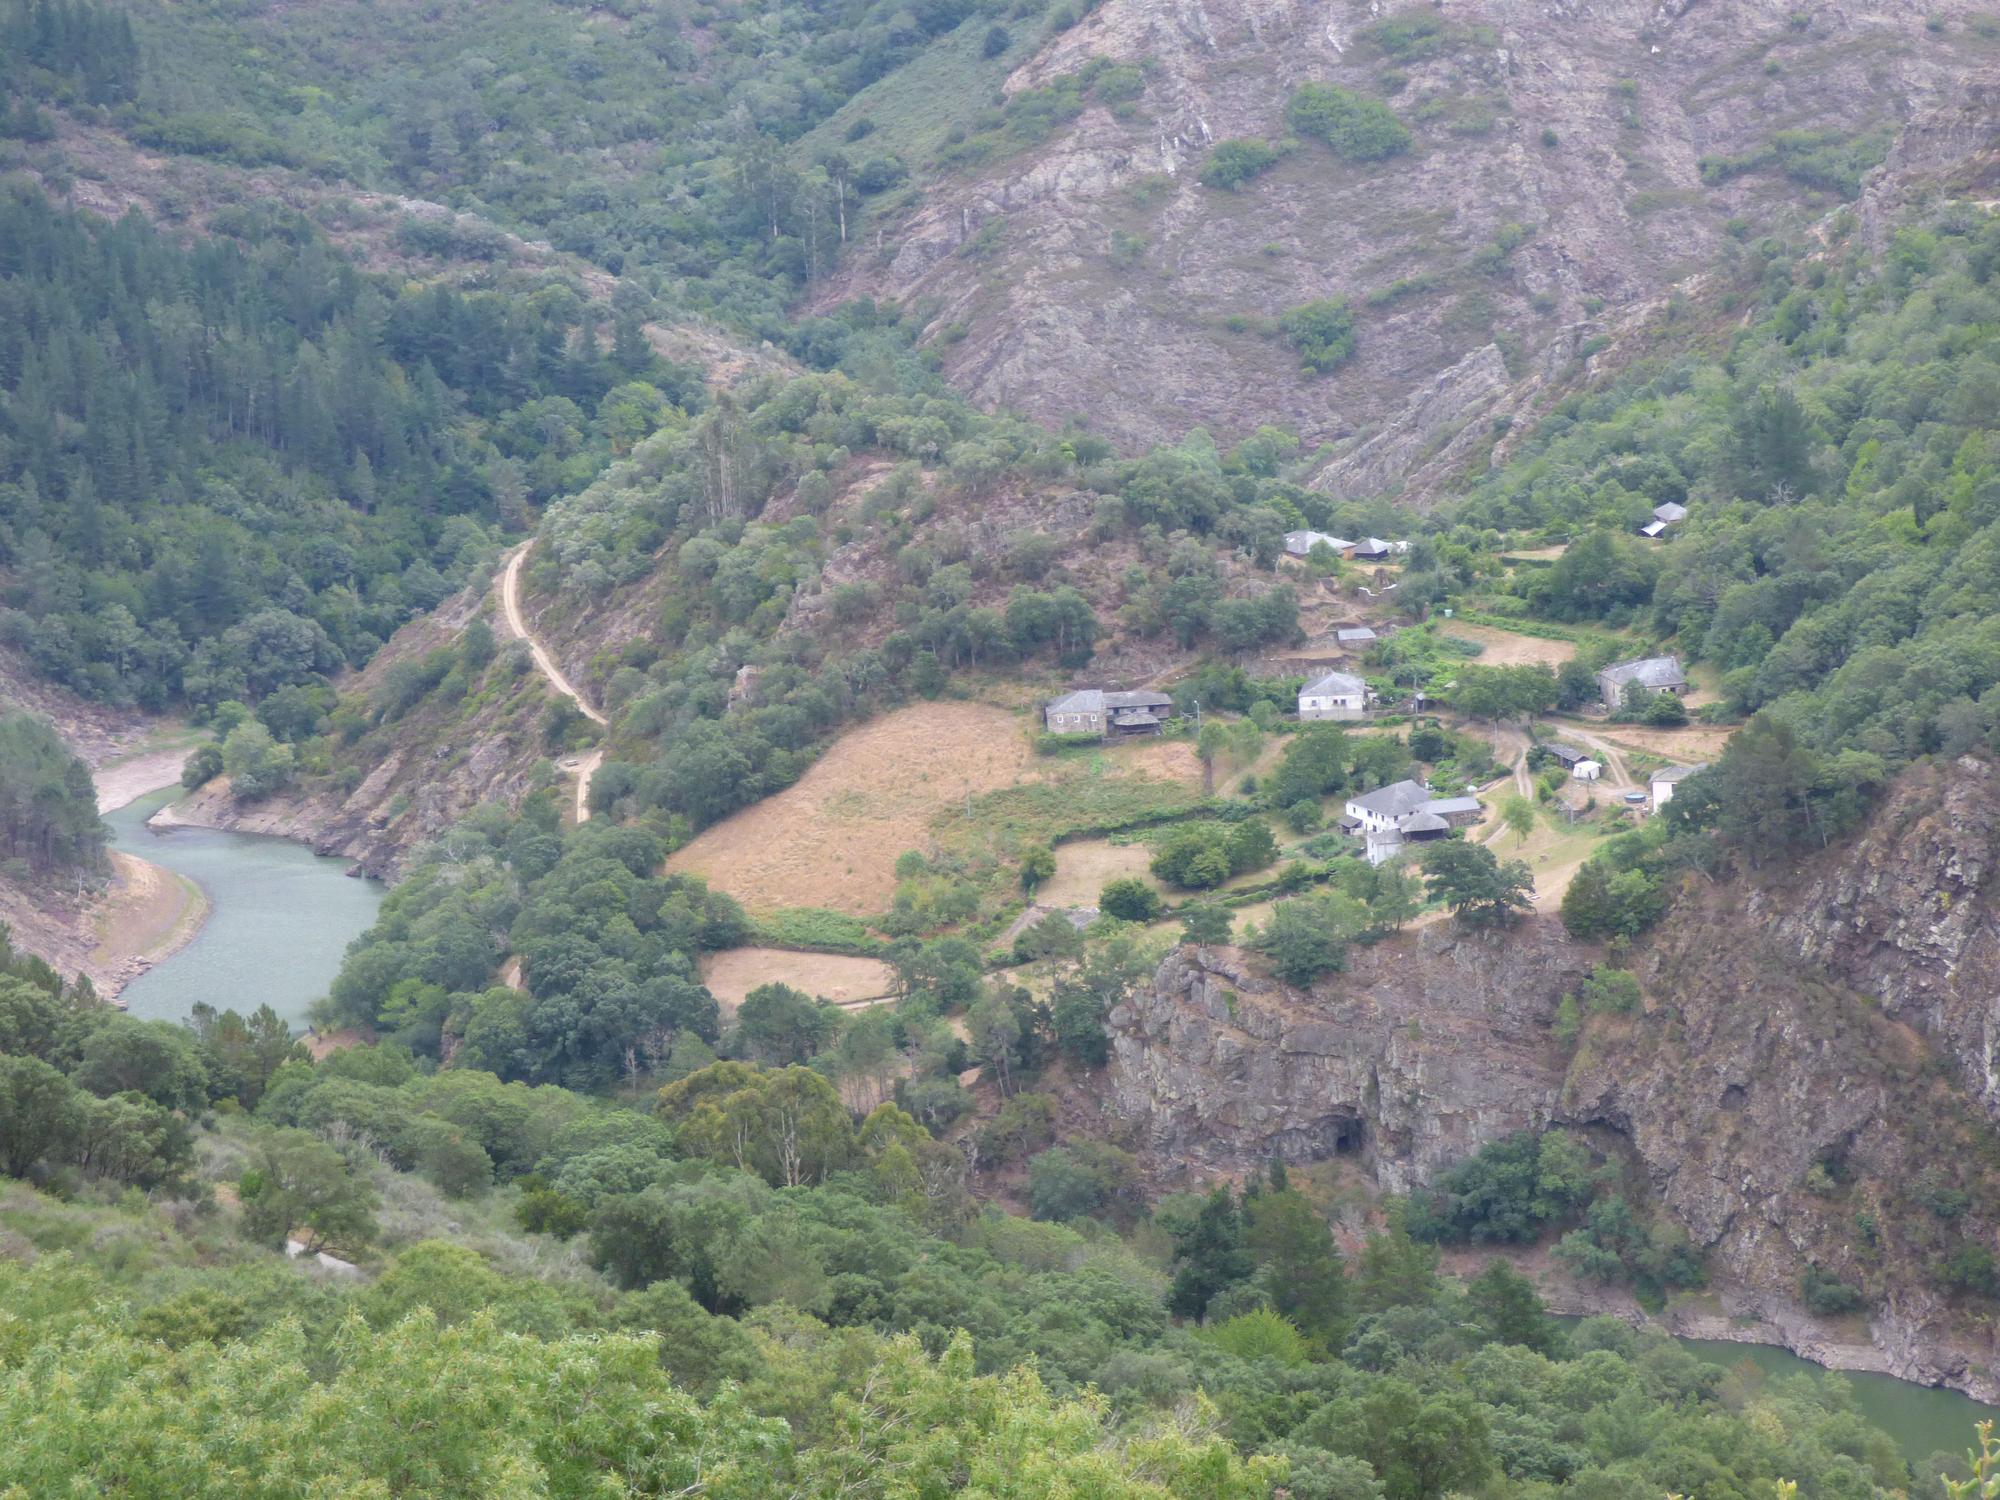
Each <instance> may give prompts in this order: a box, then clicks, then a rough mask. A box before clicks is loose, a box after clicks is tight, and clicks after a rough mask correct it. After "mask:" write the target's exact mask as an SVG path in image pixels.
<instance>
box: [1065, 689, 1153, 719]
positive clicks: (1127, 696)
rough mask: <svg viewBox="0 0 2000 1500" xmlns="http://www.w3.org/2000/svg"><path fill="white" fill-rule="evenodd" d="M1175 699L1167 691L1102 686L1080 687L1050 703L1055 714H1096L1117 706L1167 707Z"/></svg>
mask: <svg viewBox="0 0 2000 1500" xmlns="http://www.w3.org/2000/svg"><path fill="white" fill-rule="evenodd" d="M1173 701H1174V700H1173V699H1172V698H1171V697H1169V696H1168V695H1167V694H1165V693H1152V692H1137V693H1107V692H1105V691H1104V689H1102V688H1078V689H1077V690H1076V691H1075V692H1073V693H1068V694H1065V695H1064V696H1063V697H1060V698H1058V699H1056V700H1055V701H1054V702H1053V703H1051V704H1049V705H1048V712H1050V713H1054V714H1095V713H1103V712H1104V711H1105V710H1106V709H1117V708H1167V707H1170V706H1171V705H1172V704H1173Z"/></svg>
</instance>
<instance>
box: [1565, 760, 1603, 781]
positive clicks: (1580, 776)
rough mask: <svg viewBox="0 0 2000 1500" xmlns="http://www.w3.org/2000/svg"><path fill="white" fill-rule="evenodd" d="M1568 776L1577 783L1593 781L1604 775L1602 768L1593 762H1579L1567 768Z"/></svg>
mask: <svg viewBox="0 0 2000 1500" xmlns="http://www.w3.org/2000/svg"><path fill="white" fill-rule="evenodd" d="M1569 774H1570V775H1572V776H1574V777H1575V778H1576V779H1577V780H1578V781H1595V780H1597V778H1598V777H1600V776H1602V775H1603V774H1604V767H1603V766H1601V765H1599V764H1598V763H1597V762H1596V761H1594V760H1580V761H1578V762H1577V763H1576V764H1575V765H1573V766H1571V767H1570V768H1569Z"/></svg>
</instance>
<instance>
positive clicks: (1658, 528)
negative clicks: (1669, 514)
mask: <svg viewBox="0 0 2000 1500" xmlns="http://www.w3.org/2000/svg"><path fill="white" fill-rule="evenodd" d="M1666 529H1667V523H1666V522H1665V521H1648V522H1647V523H1646V524H1645V525H1644V526H1641V527H1640V528H1639V535H1640V536H1650V537H1657V536H1659V535H1660V533H1662V532H1663V531H1665V530H1666Z"/></svg>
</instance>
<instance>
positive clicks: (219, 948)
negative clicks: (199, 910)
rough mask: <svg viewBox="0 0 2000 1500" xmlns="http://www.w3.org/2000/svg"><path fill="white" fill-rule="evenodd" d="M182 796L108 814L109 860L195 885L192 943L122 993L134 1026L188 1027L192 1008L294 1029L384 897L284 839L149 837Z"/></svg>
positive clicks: (171, 792) (188, 832)
mask: <svg viewBox="0 0 2000 1500" xmlns="http://www.w3.org/2000/svg"><path fill="white" fill-rule="evenodd" d="M179 795H180V788H179V787H168V788H163V789H161V790H160V791H157V792H149V793H147V795H145V796H143V797H141V798H139V799H138V800H137V801H136V802H131V803H128V804H127V805H126V806H124V807H121V808H119V809H118V810H117V811H115V812H111V813H107V814H105V817H104V821H105V823H106V824H107V825H109V827H110V829H111V843H112V846H113V847H114V848H118V849H123V850H125V851H126V852H127V853H130V854H136V855H138V856H139V857H140V858H141V859H149V860H151V861H152V862H153V863H154V864H156V865H161V866H164V867H165V868H166V869H169V870H173V871H175V872H176V873H178V874H181V875H185V876H187V877H188V878H189V879H191V880H193V881H195V882H196V883H197V884H198V885H200V887H201V888H202V890H203V892H204V893H205V894H206V895H207V896H208V900H209V914H208V920H207V922H205V923H204V924H203V925H202V929H201V931H200V932H199V933H198V934H197V935H196V936H195V939H194V941H193V942H191V943H189V944H188V945H187V946H186V947H185V948H183V949H181V950H180V951H179V952H178V953H175V954H173V955H172V956H171V957H169V958H167V959H165V960H164V961H163V962H161V963H159V964H157V965H155V966H154V967H153V968H151V969H149V970H147V971H146V972H145V973H144V974H141V975H140V976H139V977H138V978H137V979H134V980H133V981H132V982H131V983H130V984H128V985H126V986H125V989H124V993H123V994H122V995H121V996H120V999H121V1000H122V1001H123V1002H124V1004H125V1007H126V1008H127V1009H128V1010H129V1011H131V1013H132V1014H133V1015H135V1016H145V1017H147V1018H149V1019H159V1020H166V1021H184V1020H186V1019H187V1018H188V1016H189V1015H190V1014H191V1013H192V1012H193V1010H194V1007H195V1006H196V1004H198V1003H200V1002H202V1001H206V1002H207V1003H208V1004H210V1005H212V1006H214V1007H215V1008H216V1009H217V1010H236V1011H240V1012H242V1013H243V1014H244V1015H246V1016H247V1015H248V1014H250V1012H251V1011H253V1010H255V1009H256V1008H257V1007H258V1006H260V1005H269V1006H270V1007H271V1009H273V1010H275V1011H276V1012H277V1013H278V1014H279V1015H280V1016H282V1017H283V1018H284V1019H285V1020H286V1021H288V1022H290V1023H291V1025H292V1026H293V1027H294V1028H295V1029H297V1028H301V1027H303V1026H304V1025H305V1016H306V1008H307V1007H308V1006H309V1005H311V1004H312V1002H313V1001H315V1000H317V999H318V998H319V997H320V996H322V995H324V994H325V993H326V992H327V987H328V986H329V985H331V984H332V983H333V977H334V975H335V974H337V973H339V972H340V960H341V956H342V954H344V953H345V952H346V951H347V945H348V944H349V943H350V942H352V941H353V940H354V938H356V937H357V936H359V935H360V933H361V932H362V931H363V930H364V929H366V928H367V927H368V926H369V925H370V924H372V923H373V922H374V920H375V913H376V910H377V909H378V908H379V907H380V906H381V904H382V894H383V891H382V887H381V886H380V885H379V884H377V883H376V882H375V881H372V880H350V879H349V878H348V876H347V862H346V861H345V860H339V859H324V858H322V857H320V856H319V855H317V854H314V853H313V852H312V851H311V850H310V849H308V848H306V847H305V845H303V844H295V843H293V842H292V841H291V840H289V839H275V838H264V837H262V836H259V835H256V834H248V833H223V832H221V831H219V830H217V829H212V828H168V829H159V830H155V829H151V828H148V827H147V826H146V819H148V818H149V817H151V816H152V815H153V813H154V812H155V811H157V810H158V809H159V808H161V807H164V806H165V805H166V804H167V803H169V802H171V801H173V799H174V798H175V797H177V796H179Z"/></svg>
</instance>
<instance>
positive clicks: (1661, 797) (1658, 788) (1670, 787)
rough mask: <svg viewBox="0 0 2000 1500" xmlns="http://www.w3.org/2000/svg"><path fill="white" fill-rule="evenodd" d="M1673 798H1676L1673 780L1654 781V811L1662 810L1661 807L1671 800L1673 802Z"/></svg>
mask: <svg viewBox="0 0 2000 1500" xmlns="http://www.w3.org/2000/svg"><path fill="white" fill-rule="evenodd" d="M1673 800H1674V783H1673V782H1671V781H1656V782H1654V783H1653V811H1654V812H1658V811H1659V810H1660V809H1661V808H1663V807H1665V806H1666V805H1667V804H1668V803H1669V802H1671V801H1673Z"/></svg>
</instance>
